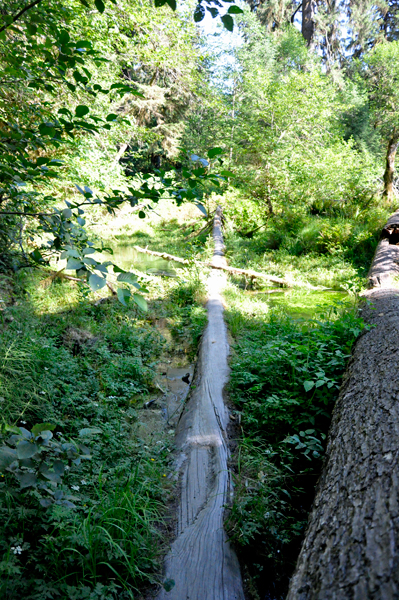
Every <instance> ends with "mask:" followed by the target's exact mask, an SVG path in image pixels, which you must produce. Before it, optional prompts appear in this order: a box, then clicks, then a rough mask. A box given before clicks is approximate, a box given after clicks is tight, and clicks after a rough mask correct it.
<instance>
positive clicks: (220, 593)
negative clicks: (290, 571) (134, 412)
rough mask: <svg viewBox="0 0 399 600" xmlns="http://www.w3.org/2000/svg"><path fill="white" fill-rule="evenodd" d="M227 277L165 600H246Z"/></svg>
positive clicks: (206, 339) (198, 394)
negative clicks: (229, 515)
mask: <svg viewBox="0 0 399 600" xmlns="http://www.w3.org/2000/svg"><path fill="white" fill-rule="evenodd" d="M213 240H214V248H215V249H214V255H213V263H214V264H218V265H220V264H223V263H225V260H226V259H225V258H224V256H223V248H224V246H223V237H222V232H221V219H220V209H219V210H218V211H217V212H216V215H215V220H214V226H213ZM224 279H225V278H224V277H223V275H222V274H221V273H217V272H215V271H211V273H210V274H209V278H208V302H207V311H208V324H207V326H206V329H205V331H204V333H203V336H202V339H201V345H200V351H199V360H198V364H197V367H196V376H195V379H194V383H195V386H193V388H192V392H191V393H190V397H189V400H188V402H187V404H186V406H185V408H184V411H183V413H182V416H181V419H180V421H179V424H178V426H177V430H176V447H177V449H178V451H179V452H180V455H179V458H178V460H177V464H178V465H179V470H180V489H179V496H180V497H179V507H178V511H177V523H176V539H175V540H174V542H173V544H172V546H171V549H170V551H169V553H168V555H167V557H166V561H165V579H166V580H167V581H168V582H171V581H173V584H172V585H173V587H172V586H169V587H168V588H167V589H165V588H163V589H161V590H160V591H159V593H158V595H157V600H187V599H189V600H244V592H243V586H242V579H241V574H240V568H239V564H238V561H237V558H236V555H235V553H234V551H233V549H232V547H231V546H230V544H229V541H228V539H227V535H226V532H225V530H224V526H223V520H224V512H225V505H226V504H227V503H228V501H229V498H230V497H231V493H232V483H231V477H230V473H229V470H228V460H229V448H228V439H227V426H228V423H229V411H228V408H227V406H226V404H225V402H224V399H223V388H224V385H225V383H226V382H227V380H228V374H229V368H228V362H227V361H228V354H229V344H228V338H227V328H226V324H225V322H224V319H223V303H222V298H221V296H220V292H221V289H222V288H223V286H224V284H225V280H224Z"/></svg>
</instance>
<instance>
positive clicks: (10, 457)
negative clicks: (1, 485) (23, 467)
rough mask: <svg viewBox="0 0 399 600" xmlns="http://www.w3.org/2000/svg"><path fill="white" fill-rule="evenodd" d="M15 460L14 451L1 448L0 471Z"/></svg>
mask: <svg viewBox="0 0 399 600" xmlns="http://www.w3.org/2000/svg"><path fill="white" fill-rule="evenodd" d="M17 458H18V455H17V451H16V450H14V449H13V448H9V447H8V446H2V447H1V448H0V471H4V470H5V469H7V467H9V466H10V465H11V464H12V463H13V462H14V461H15V460H17Z"/></svg>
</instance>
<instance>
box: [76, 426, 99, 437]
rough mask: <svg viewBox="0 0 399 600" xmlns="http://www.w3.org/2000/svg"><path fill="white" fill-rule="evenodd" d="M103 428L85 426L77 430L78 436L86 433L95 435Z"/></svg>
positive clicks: (83, 435)
mask: <svg viewBox="0 0 399 600" xmlns="http://www.w3.org/2000/svg"><path fill="white" fill-rule="evenodd" d="M102 432H103V430H102V429H100V428H99V427H85V428H84V429H81V430H80V431H79V435H80V437H85V436H87V435H97V434H98V433H102Z"/></svg>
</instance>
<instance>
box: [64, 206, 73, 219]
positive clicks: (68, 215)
mask: <svg viewBox="0 0 399 600" xmlns="http://www.w3.org/2000/svg"><path fill="white" fill-rule="evenodd" d="M62 216H63V217H64V218H65V219H70V218H71V217H72V211H71V209H70V208H64V210H63V211H62Z"/></svg>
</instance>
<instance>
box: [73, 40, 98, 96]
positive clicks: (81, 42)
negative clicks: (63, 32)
mask: <svg viewBox="0 0 399 600" xmlns="http://www.w3.org/2000/svg"><path fill="white" fill-rule="evenodd" d="M76 48H77V49H79V48H85V49H86V50H91V48H92V44H91V42H89V41H88V40H79V41H78V42H76ZM100 89H101V86H100Z"/></svg>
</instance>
